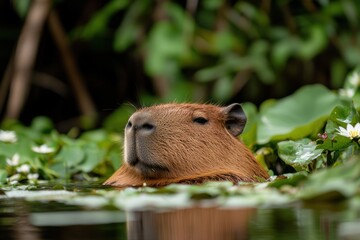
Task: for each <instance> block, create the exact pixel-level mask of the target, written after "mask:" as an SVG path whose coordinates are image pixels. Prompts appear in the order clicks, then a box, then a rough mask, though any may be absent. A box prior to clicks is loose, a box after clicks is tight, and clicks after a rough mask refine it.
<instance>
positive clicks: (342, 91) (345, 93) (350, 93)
mask: <svg viewBox="0 0 360 240" xmlns="http://www.w3.org/2000/svg"><path fill="white" fill-rule="evenodd" d="M355 93H356V92H355V90H354V89H351V88H349V89H340V90H339V94H340V95H341V96H344V97H348V98H352V97H354V95H355Z"/></svg>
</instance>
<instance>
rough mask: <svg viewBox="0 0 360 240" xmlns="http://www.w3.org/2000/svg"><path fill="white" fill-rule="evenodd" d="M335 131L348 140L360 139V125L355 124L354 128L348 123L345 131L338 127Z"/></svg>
mask: <svg viewBox="0 0 360 240" xmlns="http://www.w3.org/2000/svg"><path fill="white" fill-rule="evenodd" d="M337 131H338V134H339V135H341V136H344V137H348V138H350V139H354V138H360V123H357V124H356V125H355V126H352V125H351V124H349V123H348V124H347V125H346V129H345V128H343V127H339V129H337Z"/></svg>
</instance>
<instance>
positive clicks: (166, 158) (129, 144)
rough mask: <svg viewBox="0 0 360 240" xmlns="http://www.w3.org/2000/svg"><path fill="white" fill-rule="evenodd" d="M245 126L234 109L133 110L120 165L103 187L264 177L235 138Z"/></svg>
mask: <svg viewBox="0 0 360 240" xmlns="http://www.w3.org/2000/svg"><path fill="white" fill-rule="evenodd" d="M245 123H246V116H245V113H244V111H243V109H242V107H241V106H240V104H237V103H234V104H231V105H229V106H226V107H219V106H215V105H210V104H189V103H183V104H180V103H169V104H160V105H155V106H151V107H146V108H142V109H139V110H138V111H136V112H135V113H134V114H133V115H132V116H131V117H130V119H129V121H128V123H127V125H126V127H125V141H124V163H123V165H122V166H121V167H120V168H119V169H118V170H117V171H116V172H115V173H114V174H113V175H112V176H111V177H110V178H109V179H107V180H106V182H105V183H104V184H105V185H112V186H115V187H129V186H144V185H146V186H164V185H167V184H171V183H187V184H196V183H202V182H205V181H222V180H228V181H232V182H234V183H236V182H238V181H246V182H256V181H258V180H259V179H266V178H268V177H269V176H268V174H267V172H266V171H265V170H264V169H263V168H262V166H261V165H259V163H258V162H257V161H256V159H255V158H254V156H253V155H252V153H251V151H250V150H249V149H247V148H246V146H245V145H244V144H243V143H242V142H241V141H240V140H239V139H238V138H237V136H239V134H240V133H241V132H242V131H243V129H244V126H245Z"/></svg>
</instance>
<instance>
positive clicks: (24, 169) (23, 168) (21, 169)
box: [16, 164, 30, 173]
mask: <svg viewBox="0 0 360 240" xmlns="http://www.w3.org/2000/svg"><path fill="white" fill-rule="evenodd" d="M16 171H17V172H18V173H29V172H30V165H29V164H23V165H21V166H20V167H18V168H16Z"/></svg>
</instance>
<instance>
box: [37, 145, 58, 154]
mask: <svg viewBox="0 0 360 240" xmlns="http://www.w3.org/2000/svg"><path fill="white" fill-rule="evenodd" d="M31 149H32V150H33V151H34V152H36V153H44V154H46V153H52V152H54V151H55V149H54V148H51V147H49V146H47V145H46V144H43V145H40V146H34V147H32V148H31Z"/></svg>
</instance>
